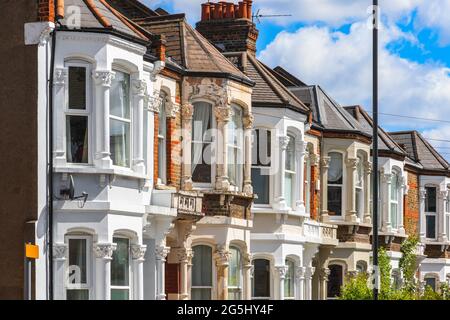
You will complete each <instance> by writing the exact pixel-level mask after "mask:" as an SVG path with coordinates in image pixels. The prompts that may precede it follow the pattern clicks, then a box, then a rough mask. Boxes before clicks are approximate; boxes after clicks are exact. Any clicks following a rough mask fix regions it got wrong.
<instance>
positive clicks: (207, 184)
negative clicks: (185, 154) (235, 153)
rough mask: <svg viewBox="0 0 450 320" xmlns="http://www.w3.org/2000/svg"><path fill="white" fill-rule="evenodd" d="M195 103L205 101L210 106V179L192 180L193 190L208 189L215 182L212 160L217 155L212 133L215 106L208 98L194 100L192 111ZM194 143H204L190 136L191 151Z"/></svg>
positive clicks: (214, 137) (215, 139)
mask: <svg viewBox="0 0 450 320" xmlns="http://www.w3.org/2000/svg"><path fill="white" fill-rule="evenodd" d="M197 103H207V104H208V105H209V106H210V108H211V128H210V130H211V141H210V142H209V144H210V150H211V181H210V182H196V181H194V180H192V186H193V189H195V190H210V189H212V188H213V186H214V184H215V179H216V166H215V164H214V161H213V160H214V157H217V155H216V150H217V144H218V139H217V137H216V136H215V135H214V134H213V133H214V132H216V129H217V120H216V117H215V115H214V112H215V107H214V105H213V103H212V102H211V101H208V100H196V101H194V102H192V106H193V107H194V112H195V105H196V104H197ZM193 121H194V119H193V118H192V122H191V124H193ZM192 132H193V128H192V130H191V133H192ZM194 143H201V144H202V145H203V144H204V142H203V141H201V142H200V141H194V137H193V136H191V144H190V147H191V152H192V145H193V144H194ZM202 150H203V149H202ZM202 152H203V151H202ZM191 165H192V164H191ZM193 174H194V171H193V170H192V169H191V177H192V176H193Z"/></svg>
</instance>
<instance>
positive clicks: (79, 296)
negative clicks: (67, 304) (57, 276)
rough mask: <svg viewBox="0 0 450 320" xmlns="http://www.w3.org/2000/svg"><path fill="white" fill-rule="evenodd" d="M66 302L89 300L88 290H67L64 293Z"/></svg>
mask: <svg viewBox="0 0 450 320" xmlns="http://www.w3.org/2000/svg"><path fill="white" fill-rule="evenodd" d="M66 299H67V300H89V290H88V289H77V290H67V291H66Z"/></svg>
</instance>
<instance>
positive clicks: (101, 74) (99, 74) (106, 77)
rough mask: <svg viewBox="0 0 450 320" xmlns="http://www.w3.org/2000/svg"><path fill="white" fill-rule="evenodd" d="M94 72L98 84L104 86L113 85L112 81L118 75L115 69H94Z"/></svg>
mask: <svg viewBox="0 0 450 320" xmlns="http://www.w3.org/2000/svg"><path fill="white" fill-rule="evenodd" d="M93 74H94V79H95V81H96V82H97V84H99V85H101V86H103V87H111V83H112V81H113V80H114V78H115V76H116V73H115V72H113V71H94V73H93Z"/></svg>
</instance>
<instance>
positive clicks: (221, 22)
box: [196, 0, 258, 55]
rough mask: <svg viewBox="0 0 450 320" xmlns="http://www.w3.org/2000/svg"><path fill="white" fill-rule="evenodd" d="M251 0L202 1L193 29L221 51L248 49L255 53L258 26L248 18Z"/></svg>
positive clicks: (250, 16) (250, 17) (250, 13)
mask: <svg viewBox="0 0 450 320" xmlns="http://www.w3.org/2000/svg"><path fill="white" fill-rule="evenodd" d="M252 6H253V0H243V1H239V2H238V4H235V3H233V2H226V1H220V2H218V3H210V2H208V3H203V4H202V15H201V17H202V18H201V21H200V22H197V26H196V29H197V31H198V32H200V33H201V34H202V35H203V36H204V37H205V38H206V39H208V40H209V41H211V42H212V43H214V44H215V45H216V46H217V47H219V48H221V49H222V50H223V51H224V52H243V51H248V52H249V53H250V54H252V55H256V41H257V39H258V29H256V25H255V24H254V23H253V22H252Z"/></svg>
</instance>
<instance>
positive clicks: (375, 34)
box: [372, 0, 380, 300]
mask: <svg viewBox="0 0 450 320" xmlns="http://www.w3.org/2000/svg"><path fill="white" fill-rule="evenodd" d="M372 33H373V101H372V103H373V152H372V158H373V171H372V181H373V188H372V189H373V201H372V204H373V214H372V222H373V229H372V250H373V251H372V255H373V272H374V277H375V279H374V280H375V283H374V286H373V299H374V300H378V290H379V288H378V286H379V284H380V282H379V279H380V274H379V268H378V0H373V29H372Z"/></svg>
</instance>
